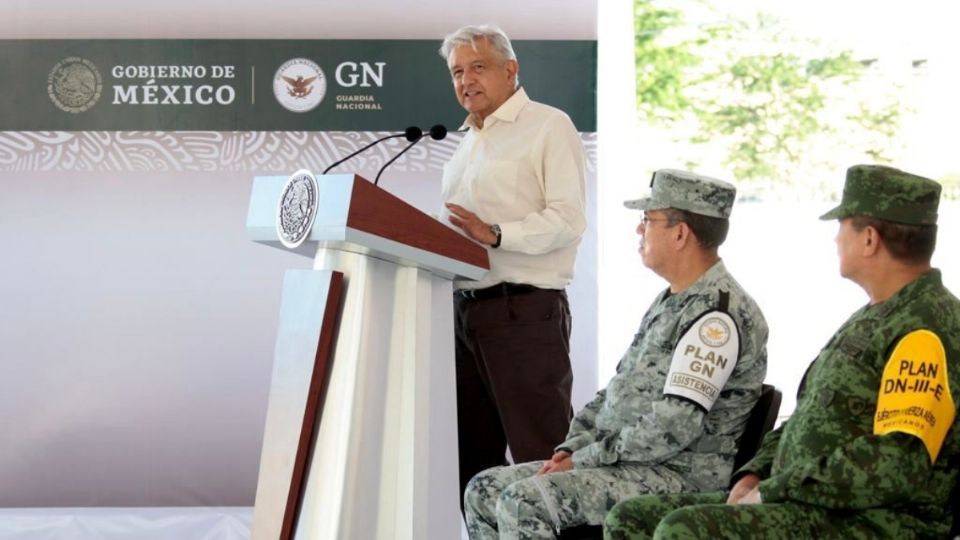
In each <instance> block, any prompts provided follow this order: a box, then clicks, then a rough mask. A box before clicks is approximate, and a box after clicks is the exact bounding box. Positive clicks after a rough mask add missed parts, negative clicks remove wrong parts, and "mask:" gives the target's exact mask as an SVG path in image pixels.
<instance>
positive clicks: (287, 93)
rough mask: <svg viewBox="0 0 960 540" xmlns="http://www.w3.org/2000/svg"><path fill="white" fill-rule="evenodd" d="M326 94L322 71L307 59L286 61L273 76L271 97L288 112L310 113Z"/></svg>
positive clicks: (324, 78) (324, 77)
mask: <svg viewBox="0 0 960 540" xmlns="http://www.w3.org/2000/svg"><path fill="white" fill-rule="evenodd" d="M326 93H327V78H326V76H325V75H324V74H323V70H322V69H320V66H319V65H317V63H316V62H314V61H313V60H310V59H308V58H291V59H290V60H287V61H286V62H284V63H283V65H281V66H280V68H279V69H278V70H277V73H276V74H275V75H274V76H273V96H274V97H275V98H277V102H278V103H280V105H282V106H283V108H285V109H287V110H288V111H293V112H296V113H303V112H307V111H310V110H312V109H314V108H315V107H316V106H317V105H319V104H320V102H321V101H323V97H324V95H325V94H326Z"/></svg>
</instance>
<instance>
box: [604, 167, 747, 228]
mask: <svg viewBox="0 0 960 540" xmlns="http://www.w3.org/2000/svg"><path fill="white" fill-rule="evenodd" d="M650 188H651V190H650V195H649V196H647V197H643V198H640V199H636V200H632V201H624V203H623V205H624V206H626V207H627V208H635V209H637V210H663V209H666V208H676V209H678V210H686V211H687V212H693V213H694V214H700V215H704V216H710V217H716V218H729V217H730V211H731V210H732V209H733V200H734V199H735V198H736V196H737V188H735V187H733V186H732V185H731V184H728V183H726V182H724V181H723V180H717V179H716V178H710V177H709V176H703V175H701V174H695V173H692V172H687V171H678V170H674V169H660V170H658V171H657V172H655V173H653V178H652V179H651V180H650Z"/></svg>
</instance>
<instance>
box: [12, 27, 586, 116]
mask: <svg viewBox="0 0 960 540" xmlns="http://www.w3.org/2000/svg"><path fill="white" fill-rule="evenodd" d="M439 46H440V42H439V40H307V41H297V40H0V50H2V53H0V130H4V131H43V130H63V131H95V130H109V131H127V130H160V131H177V130H187V131H196V130H202V131H208V130H211V131H230V130H240V131H261V130H277V131H294V130H310V131H379V130H385V131H394V130H402V129H403V128H405V127H406V126H408V125H419V126H423V127H429V126H430V125H432V124H436V123H442V124H445V125H446V126H447V127H448V128H451V129H455V128H457V127H459V126H460V124H461V123H462V122H463V119H464V117H465V112H464V111H463V109H461V108H460V106H459V104H458V103H457V101H456V98H455V97H454V94H453V88H452V84H451V81H450V76H449V73H448V72H447V68H446V63H445V62H444V60H443V59H442V58H440V56H439V55H438V54H437V49H438V48H439ZM514 48H515V49H516V52H517V56H518V58H519V60H520V81H521V84H522V85H523V86H524V88H525V89H526V90H527V93H528V94H529V95H530V96H531V97H532V98H533V99H535V100H537V101H542V102H544V103H549V104H551V105H554V106H556V107H559V108H560V109H562V110H564V111H566V112H567V114H569V115H570V117H571V118H572V119H573V122H574V124H575V125H576V126H577V129H578V130H579V131H581V132H594V131H596V123H597V122H596V65H597V61H596V54H597V44H596V41H516V42H514ZM283 77H286V78H283ZM297 77H300V79H299V80H298V79H297Z"/></svg>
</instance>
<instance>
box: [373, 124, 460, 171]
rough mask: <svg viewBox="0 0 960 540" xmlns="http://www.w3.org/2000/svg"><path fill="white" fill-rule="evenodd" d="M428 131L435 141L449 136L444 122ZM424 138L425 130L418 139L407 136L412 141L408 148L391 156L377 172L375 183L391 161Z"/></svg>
mask: <svg viewBox="0 0 960 540" xmlns="http://www.w3.org/2000/svg"><path fill="white" fill-rule="evenodd" d="M417 131H420V129H419V128H418V129H417ZM428 133H429V135H430V138H431V139H433V140H435V141H442V140H443V139H444V138H446V136H447V128H446V127H445V126H444V125H443V124H436V125H434V126H433V127H431V128H430V131H429V132H428ZM422 138H423V132H420V134H419V136H418V137H417V138H416V139H410V138H409V137H407V140H408V141H410V144H408V145H407V146H406V148H404V149H403V150H401V151H400V153H398V154H397V155H395V156H393V157H392V158H390V161H388V162H386V163H384V164H383V167H381V168H380V172H378V173H377V177H376V178H374V180H373V185H377V182H379V181H380V175H381V174H383V171H385V170H387V167H389V166H390V164H391V163H393V162H394V161H396V160H397V158H398V157H400V156H402V155H403V153H404V152H406V151H407V150H409V149H411V148H413V145H415V144H417V143H418V142H420V139H422Z"/></svg>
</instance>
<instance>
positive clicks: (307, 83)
mask: <svg viewBox="0 0 960 540" xmlns="http://www.w3.org/2000/svg"><path fill="white" fill-rule="evenodd" d="M283 80H285V81H287V93H288V94H290V95H291V96H293V97H295V98H299V99H303V98H306V97H307V96H309V95H310V92H313V81H315V80H317V77H316V76H314V77H306V78H305V77H304V76H303V75H297V78H293V77H287V76H283Z"/></svg>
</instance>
